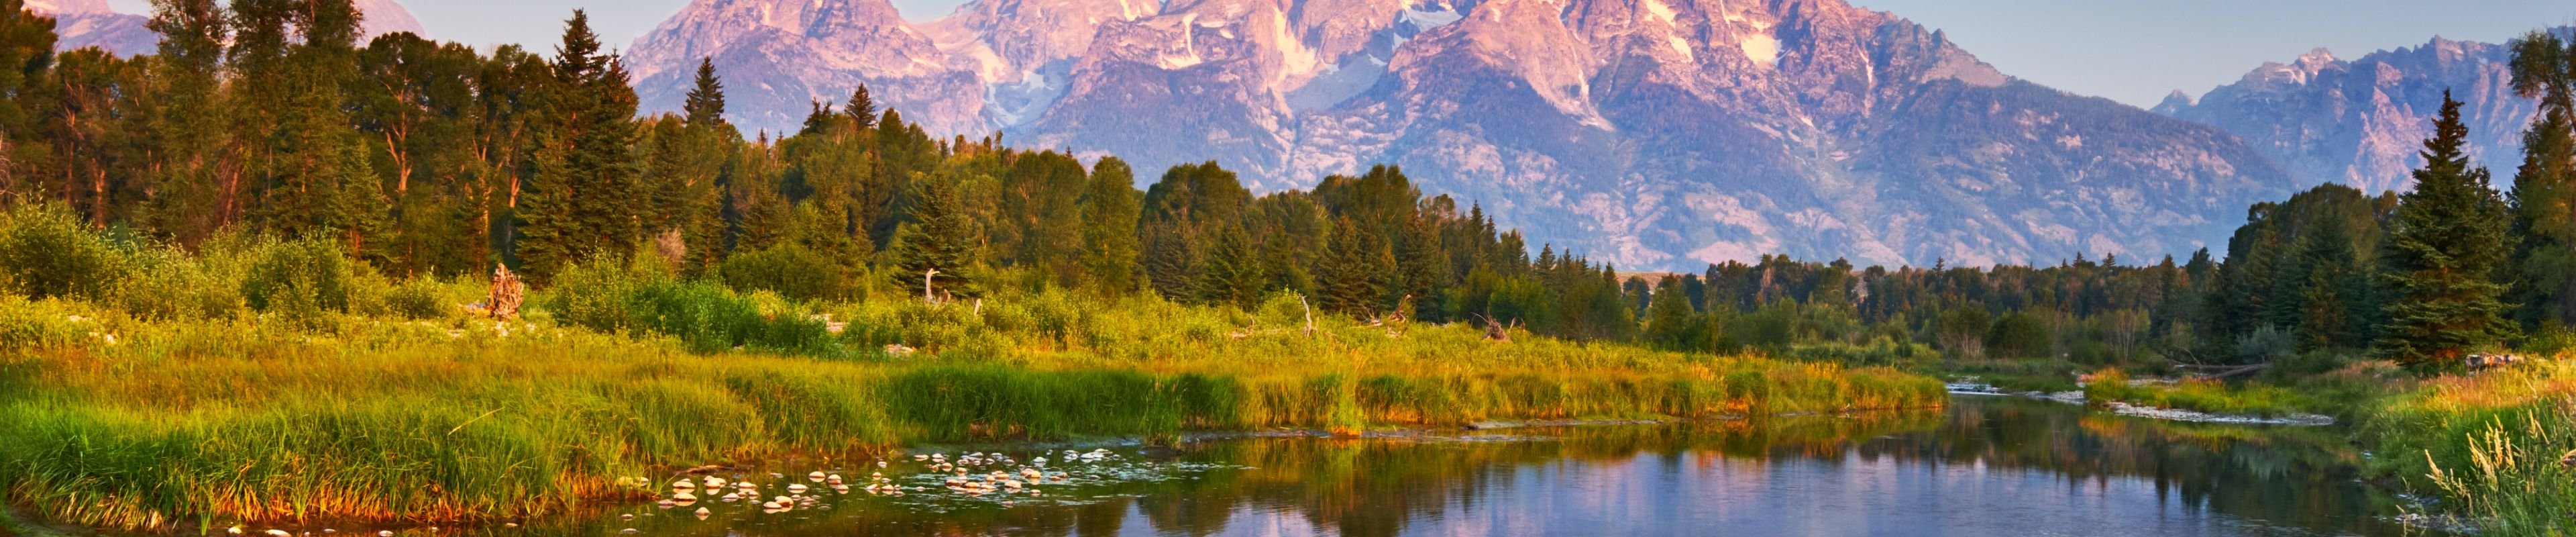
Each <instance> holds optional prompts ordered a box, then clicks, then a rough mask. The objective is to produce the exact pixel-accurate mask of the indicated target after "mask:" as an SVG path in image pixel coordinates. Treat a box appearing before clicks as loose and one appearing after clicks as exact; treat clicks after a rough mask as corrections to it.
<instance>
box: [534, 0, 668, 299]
mask: <svg viewBox="0 0 2576 537" xmlns="http://www.w3.org/2000/svg"><path fill="white" fill-rule="evenodd" d="M551 67H552V69H553V72H554V77H555V80H554V82H555V84H554V85H553V86H552V88H551V90H552V91H553V92H555V97H556V98H557V102H558V103H560V106H562V107H563V109H562V111H561V112H560V113H559V114H558V115H557V117H559V118H562V121H563V123H562V124H558V125H554V126H553V127H554V128H555V130H554V131H553V132H552V133H551V136H552V138H553V140H554V143H552V144H549V145H548V146H547V147H546V148H545V149H544V150H543V151H542V153H541V155H540V156H541V162H539V163H538V164H539V165H538V172H537V174H536V176H535V177H533V178H531V179H530V180H529V181H528V184H527V186H526V190H527V192H526V196H525V197H526V203H524V204H523V206H522V207H520V208H519V210H518V212H517V214H518V215H519V218H520V220H521V226H520V229H521V230H522V231H523V232H524V233H525V234H526V237H525V238H523V239H521V240H520V241H519V242H518V249H519V252H518V253H519V258H520V259H521V260H522V262H523V263H525V266H526V269H527V270H526V272H527V273H528V274H529V275H530V276H531V277H534V278H539V279H543V278H546V277H548V276H551V275H552V274H554V272H555V271H557V270H561V269H562V268H564V267H565V266H568V265H570V264H573V263H577V262H581V261H583V260H586V259H589V258H591V257H594V256H599V255H612V256H615V255H626V254H628V253H631V252H634V251H635V245H636V244H637V243H638V241H640V240H641V239H642V236H643V232H642V229H643V222H642V219H643V213H644V211H645V210H646V209H648V207H646V202H647V201H649V200H650V199H651V196H650V195H649V194H648V193H646V192H644V191H643V189H642V186H643V185H642V184H641V182H642V181H641V177H640V176H641V170H640V169H638V168H639V166H638V164H639V163H638V159H637V158H636V155H635V140H636V137H637V127H636V123H635V119H634V118H635V107H636V99H635V90H634V89H633V88H632V87H631V86H629V85H628V75H627V73H626V67H625V65H624V64H623V63H621V62H620V61H619V60H618V58H617V57H616V56H614V55H609V54H603V53H601V52H600V50H599V36H598V34H595V33H592V32H591V30H590V16H589V15H588V14H586V13H584V12H583V11H581V10H574V11H573V17H572V19H571V20H567V21H565V22H564V37H563V44H562V46H561V48H559V49H557V51H556V56H555V60H554V62H553V63H552V65H551Z"/></svg>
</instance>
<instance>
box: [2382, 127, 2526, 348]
mask: <svg viewBox="0 0 2576 537" xmlns="http://www.w3.org/2000/svg"><path fill="white" fill-rule="evenodd" d="M2442 100H2443V103H2442V113H2441V117H2440V118H2439V119H2437V120H2436V121H2435V122H2434V124H2433V130H2434V135H2433V138H2432V139H2429V140H2425V142H2424V151H2423V153H2422V155H2423V158H2424V162H2425V164H2424V167H2423V168H2421V169H2418V170H2415V191H2414V192H2409V193H2407V194H2405V195H2404V196H2403V197H2402V198H2401V201H2399V203H2398V205H2397V213H2396V215H2395V218H2394V221H2393V222H2392V223H2391V230H2390V232H2389V237H2388V241H2387V242H2386V245H2387V249H2388V252H2387V253H2386V254H2384V255H2383V256H2381V258H2382V259H2383V260H2384V261H2385V262H2386V264H2387V267H2388V268H2387V274H2386V276H2385V280H2386V284H2385V285H2387V286H2388V289H2389V291H2388V292H2389V295H2390V297H2391V298H2392V299H2393V301H2392V303H2391V304H2389V306H2388V315H2389V319H2388V324H2387V327H2386V328H2385V329H2384V331H2383V332H2382V334H2381V335H2382V337H2381V338H2380V340H2379V348H2380V350H2381V351H2382V352H2383V353H2384V354H2386V355H2388V356H2389V357H2390V358H2393V359H2395V360H2397V361H2398V362H2400V363H2403V364H2406V365H2408V366H2409V367H2413V368H2416V369H2417V370H2436V369H2444V368H2449V367H2453V366H2454V365H2455V364H2457V363H2458V361H2459V360H2461V359H2463V358H2464V357H2465V356H2466V355H2467V354H2468V353H2469V352H2472V351H2475V350H2478V349H2480V348H2482V347H2488V346H2492V345H2495V344H2496V343H2497V342H2499V341H2503V340H2505V339H2507V338H2510V337H2512V336H2513V335H2514V334H2515V330H2514V328H2513V326H2512V325H2511V324H2510V323H2508V322H2506V321H2505V319H2504V317H2503V313H2504V311H2505V304H2504V303H2503V302H2502V301H2501V300H2499V299H2498V298H2499V297H2500V296H2501V295H2502V294H2503V293H2504V290H2505V287H2504V285H2502V284H2499V283H2497V282H2496V281H2495V279H2494V277H2495V275H2496V274H2497V270H2498V269H2499V268H2500V267H2499V265H2501V264H2502V263H2503V262H2504V260H2505V257H2506V256H2508V255H2510V254H2511V253H2512V251H2513V250H2512V248H2513V246H2512V244H2511V243H2510V242H2509V241H2510V237H2508V236H2507V235H2506V225H2507V218H2506V216H2507V215H2506V211H2505V206H2504V202H2503V200H2501V199H2499V198H2498V197H2497V194H2496V192H2495V189H2494V188H2492V187H2490V186H2489V185H2488V178H2487V177H2488V176H2487V170H2486V168H2483V167H2475V166H2472V165H2471V164H2470V163H2469V158H2468V155H2467V154H2465V153H2464V152H2463V151H2462V149H2463V146H2465V145H2466V144H2467V139H2468V131H2469V130H2468V127H2467V126H2466V125H2462V124H2461V123H2460V102H2459V101H2456V100H2452V99H2451V98H2450V96H2449V94H2448V93H2447V92H2446V93H2445V94H2444V95H2443V99H2442Z"/></svg>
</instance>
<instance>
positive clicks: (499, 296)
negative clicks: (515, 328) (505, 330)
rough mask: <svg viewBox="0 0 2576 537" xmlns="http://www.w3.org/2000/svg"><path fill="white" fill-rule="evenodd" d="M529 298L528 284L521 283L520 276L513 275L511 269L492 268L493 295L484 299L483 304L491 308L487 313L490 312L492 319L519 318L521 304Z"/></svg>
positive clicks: (503, 267) (498, 266) (502, 267)
mask: <svg viewBox="0 0 2576 537" xmlns="http://www.w3.org/2000/svg"><path fill="white" fill-rule="evenodd" d="M527 298H528V284H526V283H524V282H521V281H519V275H517V274H511V273H510V267H507V266H502V265H493V266H492V295H491V296H490V297H486V298H484V299H483V304H484V305H485V306H487V307H488V308H489V309H486V310H485V311H487V312H490V313H491V314H492V318H494V319H501V320H509V319H516V318H519V303H520V302H522V301H525V300H527Z"/></svg>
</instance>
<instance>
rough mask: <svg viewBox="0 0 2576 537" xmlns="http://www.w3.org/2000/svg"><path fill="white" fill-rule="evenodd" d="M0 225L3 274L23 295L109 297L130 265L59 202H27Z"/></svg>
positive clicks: (1, 268) (13, 288)
mask: <svg viewBox="0 0 2576 537" xmlns="http://www.w3.org/2000/svg"><path fill="white" fill-rule="evenodd" d="M0 225H5V226H6V227H5V229H0V275H5V276H6V277H7V278H8V280H7V282H8V284H9V286H10V288H11V289H12V290H14V291H16V292H18V293H20V294H24V295H27V296H31V297H36V298H50V297H79V298H89V299H99V298H105V297H107V296H108V295H110V294H111V293H114V292H115V291H116V289H115V286H116V284H117V282H118V280H119V278H120V277H121V276H122V273H123V271H125V270H127V267H126V262H125V258H124V255H123V254H122V253H121V252H118V251H117V249H116V248H115V247H114V246H112V245H110V244H108V242H107V240H106V239H105V238H104V237H100V236H98V235H96V234H93V233H90V232H88V231H86V230H83V229H81V228H80V224H79V223H77V222H75V221H73V219H72V216H71V213H69V212H68V211H65V210H63V209H61V208H60V207H58V206H52V205H30V206H22V207H20V208H17V209H15V210H12V211H10V212H9V213H8V214H7V215H6V219H5V221H0Z"/></svg>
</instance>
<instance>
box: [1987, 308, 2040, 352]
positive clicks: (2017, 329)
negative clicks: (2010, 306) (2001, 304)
mask: <svg viewBox="0 0 2576 537" xmlns="http://www.w3.org/2000/svg"><path fill="white" fill-rule="evenodd" d="M2050 341H2051V339H2050V336H2049V333H2048V323H2047V322H2044V321H2041V320H2040V318H2039V316H2037V315H2031V314H2029V313H2014V314H2012V315H2006V316H2004V318H2003V319H2002V320H1998V321H1995V326H1994V329H1993V331H1991V332H1987V333H1986V350H1987V352H1989V353H1991V354H1992V355H1993V356H1995V357H1997V358H2046V357H2048V355H2049V353H2050V351H2051V350H2053V349H2052V348H2051V347H2052V345H2051V343H2050Z"/></svg>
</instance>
